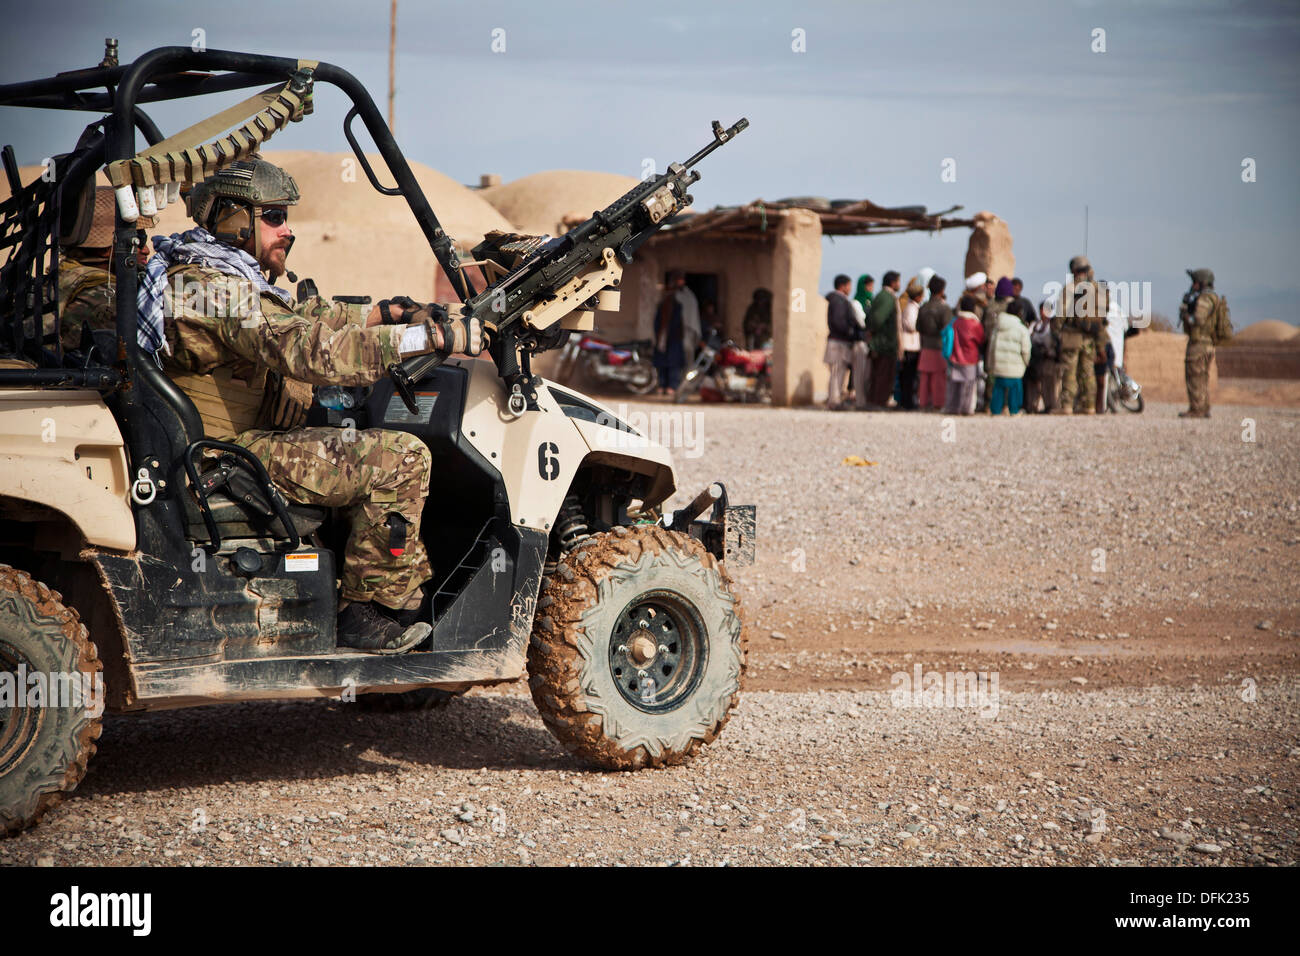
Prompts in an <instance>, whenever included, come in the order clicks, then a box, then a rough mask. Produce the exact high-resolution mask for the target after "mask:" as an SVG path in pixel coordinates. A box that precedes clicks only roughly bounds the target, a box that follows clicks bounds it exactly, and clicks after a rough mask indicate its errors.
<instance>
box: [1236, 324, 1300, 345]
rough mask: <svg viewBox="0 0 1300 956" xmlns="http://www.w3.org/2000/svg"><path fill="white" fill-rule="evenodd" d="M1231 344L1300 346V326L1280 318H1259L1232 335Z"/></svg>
mask: <svg viewBox="0 0 1300 956" xmlns="http://www.w3.org/2000/svg"><path fill="white" fill-rule="evenodd" d="M1231 344H1232V345H1265V346H1277V345H1282V346H1285V347H1288V348H1289V347H1292V346H1295V347H1296V348H1300V327H1297V326H1294V325H1289V324H1288V323H1286V322H1283V321H1281V320H1280V319H1261V320H1260V321H1259V322H1255V323H1253V324H1251V325H1248V326H1246V327H1245V328H1244V329H1241V330H1239V331H1238V332H1237V334H1236V335H1234V336H1233V337H1232V342H1231Z"/></svg>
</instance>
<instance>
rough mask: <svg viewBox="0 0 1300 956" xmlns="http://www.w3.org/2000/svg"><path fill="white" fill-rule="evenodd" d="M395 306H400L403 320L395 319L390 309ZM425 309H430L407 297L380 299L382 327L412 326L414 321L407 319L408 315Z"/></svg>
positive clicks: (397, 296) (396, 296) (398, 296)
mask: <svg viewBox="0 0 1300 956" xmlns="http://www.w3.org/2000/svg"><path fill="white" fill-rule="evenodd" d="M393 305H396V306H399V307H400V308H401V310H402V317H401V318H399V319H395V318H393V313H392V312H391V311H390V309H389V306H393ZM424 308H428V307H427V306H423V305H421V304H420V303H419V302H416V301H415V300H414V299H412V298H411V297H410V296H406V295H395V296H393V297H392V298H391V299H380V300H379V315H380V317H381V324H382V325H410V324H412V322H413V320H412V319H410V318H408V317H407V313H410V312H417V311H419V310H420V309H424Z"/></svg>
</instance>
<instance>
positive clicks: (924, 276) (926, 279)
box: [916, 266, 934, 304]
mask: <svg viewBox="0 0 1300 956" xmlns="http://www.w3.org/2000/svg"><path fill="white" fill-rule="evenodd" d="M916 277H917V278H918V279H920V280H921V288H923V289H925V294H924V295H922V296H921V303H922V304H924V303H926V302H929V301H930V280H931V279H933V278H934V270H933V269H931V268H930V267H929V266H926V267H925V268H924V269H922V270H921V271H920V272H918V273H917V274H916Z"/></svg>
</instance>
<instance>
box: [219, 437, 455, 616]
mask: <svg viewBox="0 0 1300 956" xmlns="http://www.w3.org/2000/svg"><path fill="white" fill-rule="evenodd" d="M347 435H348V433H347V432H345V431H344V430H342V429H339V428H296V429H294V430H292V431H287V432H270V431H247V432H244V433H242V434H241V435H240V436H239V437H238V439H236V441H237V442H238V444H240V445H243V446H244V447H245V448H247V449H248V450H249V451H251V452H252V453H253V454H255V455H256V456H257V457H258V458H260V459H262V461H263V462H264V463H265V464H266V469H267V472H268V473H269V474H270V476H271V480H272V481H274V482H275V484H276V487H278V488H280V489H281V490H282V491H284V493H285V494H286V495H287V496H288V497H289V498H291V499H292V500H294V501H297V502H301V503H302V504H310V505H320V506H323V507H327V508H345V509H347V518H348V521H349V525H350V532H349V534H348V543H347V547H346V548H345V549H344V552H343V555H344V556H343V572H342V595H343V598H344V599H345V600H349V601H371V600H374V601H378V602H379V603H380V604H384V605H387V606H388V607H394V608H400V607H404V606H405V605H406V604H407V603H408V602H411V601H412V600H413V598H414V597H415V596H416V595H417V594H418V588H419V587H420V585H421V584H423V583H424V582H425V581H427V580H429V578H430V577H432V576H433V569H432V568H431V567H430V566H429V556H428V554H427V553H426V552H425V550H424V543H423V542H422V541H421V540H420V514H421V512H422V511H423V510H424V499H425V497H426V496H427V495H428V494H429V471H430V468H431V467H432V465H433V457H432V455H431V454H430V452H429V448H428V446H427V445H425V443H424V442H423V441H421V440H420V439H419V438H417V437H416V436H415V435H412V434H410V433H409V432H397V431H388V430H385V429H381V428H367V429H365V430H363V431H359V432H356V434H355V439H353V440H348V438H347V437H345V436H347ZM393 514H397V515H400V516H401V517H402V518H403V519H404V520H405V522H406V548H405V550H404V551H403V552H402V553H401V554H400V555H393V554H392V553H391V551H390V550H389V544H390V535H391V531H390V529H389V526H388V521H389V516H390V515H393Z"/></svg>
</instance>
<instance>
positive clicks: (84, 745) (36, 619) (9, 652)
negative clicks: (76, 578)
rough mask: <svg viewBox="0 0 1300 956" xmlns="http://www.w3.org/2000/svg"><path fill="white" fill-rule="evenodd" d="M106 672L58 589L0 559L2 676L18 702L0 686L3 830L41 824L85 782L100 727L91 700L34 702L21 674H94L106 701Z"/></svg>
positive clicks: (0, 811) (0, 825)
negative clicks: (69, 703)
mask: <svg viewBox="0 0 1300 956" xmlns="http://www.w3.org/2000/svg"><path fill="white" fill-rule="evenodd" d="M20 666H21V667H22V668H23V670H22V671H20V670H19V668H20ZM102 670H103V669H102V666H101V665H100V662H99V658H98V656H97V654H96V653H95V645H94V644H92V643H91V642H90V636H89V635H88V634H87V633H86V628H85V625H83V624H82V623H81V618H79V617H78V616H77V612H76V611H74V610H73V609H72V608H69V607H65V606H64V604H63V602H62V598H61V597H60V595H59V593H58V592H57V591H51V590H50V589H49V588H47V587H46V586H45V585H44V584H41V583H40V582H39V581H35V580H33V579H32V577H31V576H30V575H29V574H27V573H25V572H23V571H18V570H16V569H14V568H11V567H9V566H8V565H3V564H0V674H3V673H5V672H8V673H9V674H10V675H11V676H10V677H9V678H8V679H7V680H6V679H5V678H0V680H3V681H5V683H7V684H8V685H9V687H10V688H12V694H13V700H12V703H13V704H14V706H12V707H10V706H9V704H10V703H11V701H10V700H9V699H8V695H6V694H5V692H4V689H3V688H0V835H9V834H11V833H17V832H18V831H19V830H23V829H25V828H27V827H29V826H31V825H32V824H34V823H36V821H37V820H39V819H40V818H41V816H42V815H43V814H44V813H45V811H46V810H48V809H49V808H50V807H52V806H54V805H55V804H56V803H58V802H59V801H60V800H61V799H63V795H64V794H65V793H70V792H71V791H72V790H73V789H74V788H75V787H76V786H77V784H78V783H80V782H81V778H82V777H84V776H85V775H86V764H87V763H88V762H89V760H90V757H91V755H92V754H93V753H94V752H95V741H96V740H97V739H98V737H99V732H100V730H101V723H100V718H99V716H98V714H97V713H96V714H94V715H93V716H92V711H91V710H90V709H88V708H87V707H86V706H84V704H86V703H87V701H85V699H84V698H81V699H80V700H78V701H77V703H81V704H83V706H58V707H53V706H40V707H27V706H26V705H27V703H28V696H27V688H26V687H23V686H19V675H20V674H22V673H25V674H27V675H31V674H34V673H41V674H46V675H48V674H66V675H73V674H77V673H80V674H85V675H89V676H90V680H92V681H95V682H96V685H95V686H96V688H97V690H96V693H97V694H98V697H97V698H96V699H97V700H98V702H99V703H100V704H101V706H102V702H103V694H102V684H100V683H98V682H99V681H101V680H102V676H98V675H102ZM77 680H83V681H84V679H83V678H77ZM24 683H25V682H24ZM29 686H30V685H29ZM20 692H21V693H20ZM46 701H50V702H53V701H51V699H50V698H49V697H47V698H46ZM60 703H67V701H60Z"/></svg>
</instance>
